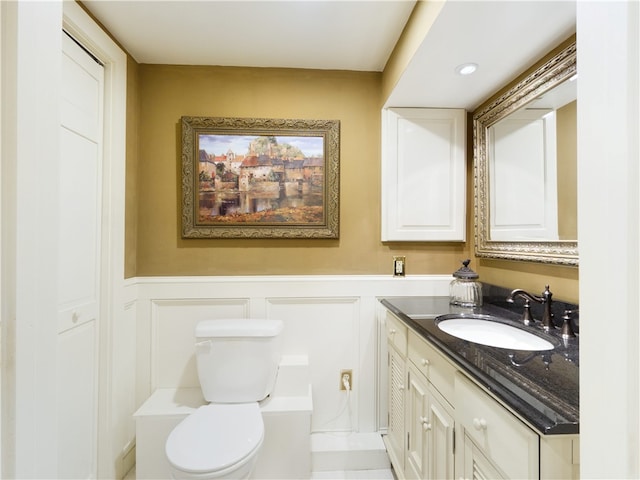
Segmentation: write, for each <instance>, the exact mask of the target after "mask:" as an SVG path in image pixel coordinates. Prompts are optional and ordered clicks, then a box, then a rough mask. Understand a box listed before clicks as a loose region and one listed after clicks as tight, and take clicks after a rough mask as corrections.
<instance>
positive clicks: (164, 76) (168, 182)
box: [127, 65, 468, 276]
mask: <svg viewBox="0 0 640 480" xmlns="http://www.w3.org/2000/svg"><path fill="white" fill-rule="evenodd" d="M137 72H138V80H137V89H138V97H139V123H138V135H137V137H138V142H137V143H138V144H137V148H138V150H137V157H138V161H137V174H136V176H137V179H136V187H137V188H136V189H135V192H129V194H128V198H127V202H128V203H127V207H128V213H130V214H131V215H137V222H136V223H135V228H136V229H137V242H136V246H135V252H131V251H130V249H131V248H133V246H132V244H131V242H129V243H128V245H127V247H128V249H127V255H128V256H127V264H128V265H129V262H130V261H132V260H131V258H132V257H131V255H133V256H135V264H136V269H135V275H138V276H146V275H254V274H255V275H258V274H260V275H264V274H266V275H270V274H273V275H279V274H305V275H306V274H309V275H313V274H386V273H388V274H391V272H392V257H393V255H405V256H406V257H407V273H408V274H418V273H451V272H453V271H454V270H456V269H457V268H458V262H459V260H460V259H462V258H464V257H465V256H467V255H468V248H467V245H466V244H462V243H454V244H442V243H436V244H408V245H404V244H389V245H387V244H382V243H381V241H380V98H381V96H380V88H381V74H380V73H360V72H338V71H311V70H295V69H261V68H230V67H190V66H154V65H139V67H138V69H137ZM183 115H191V116H229V117H270V118H307V119H314V118H315V119H337V120H340V122H341V149H340V164H341V165H340V239H339V240H278V239H274V240H268V239H266V240H243V239H238V240H231V239H211V240H194V239H182V238H181V237H180V207H181V192H180V168H179V158H180V147H181V146H180V141H179V138H180V136H179V135H180V127H179V121H180V117H181V116H183ZM135 206H137V208H135ZM135 210H137V213H136V211H135ZM128 226H129V227H130V228H134V227H133V226H131V225H130V224H129V223H128ZM128 273H129V274H132V273H131V271H128Z"/></svg>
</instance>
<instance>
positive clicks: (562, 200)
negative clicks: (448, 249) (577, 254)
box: [557, 101, 578, 240]
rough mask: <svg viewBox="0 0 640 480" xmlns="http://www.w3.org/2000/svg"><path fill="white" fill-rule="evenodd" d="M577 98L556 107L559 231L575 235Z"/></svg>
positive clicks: (571, 237) (570, 236)
mask: <svg viewBox="0 0 640 480" xmlns="http://www.w3.org/2000/svg"><path fill="white" fill-rule="evenodd" d="M577 111H578V102H577V101H574V102H571V103H569V104H567V105H565V106H564V107H562V108H559V109H558V111H557V128H558V235H559V237H560V240H575V239H576V238H578V136H577V134H578V128H577V126H578V122H577Z"/></svg>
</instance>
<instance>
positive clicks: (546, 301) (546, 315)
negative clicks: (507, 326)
mask: <svg viewBox="0 0 640 480" xmlns="http://www.w3.org/2000/svg"><path fill="white" fill-rule="evenodd" d="M552 295H553V294H552V293H551V291H550V290H549V285H546V286H545V288H544V292H542V295H540V296H538V295H532V294H530V293H529V292H525V291H524V290H522V289H521V288H516V289H515V290H513V291H512V292H511V293H510V294H509V295H508V296H507V299H506V300H507V302H508V303H514V300H515V299H516V298H517V297H522V298H524V312H523V314H522V321H523V322H524V324H525V325H529V324H530V323H532V322H533V317H532V316H531V304H530V303H529V302H538V303H541V304H542V305H543V307H544V310H543V312H542V328H543V329H545V330H547V331H548V330H553V329H554V328H556V326H555V325H554V323H553V313H551V296H552Z"/></svg>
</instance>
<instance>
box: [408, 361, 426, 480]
mask: <svg viewBox="0 0 640 480" xmlns="http://www.w3.org/2000/svg"><path fill="white" fill-rule="evenodd" d="M408 370H409V373H408V376H409V382H408V383H409V387H408V389H407V404H406V418H407V438H408V440H407V442H408V445H407V460H406V462H405V467H406V470H407V472H406V474H407V478H427V477H426V473H425V471H426V468H427V466H428V463H427V461H428V450H427V449H428V438H427V437H428V428H430V425H429V404H428V393H427V388H428V383H427V380H426V379H425V378H424V377H423V376H422V375H421V374H419V373H417V371H416V369H415V367H414V366H413V365H409V368H408Z"/></svg>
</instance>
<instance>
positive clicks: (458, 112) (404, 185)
mask: <svg viewBox="0 0 640 480" xmlns="http://www.w3.org/2000/svg"><path fill="white" fill-rule="evenodd" d="M465 125H466V112H465V111H464V110H462V109H448V108H388V109H383V111H382V169H381V174H382V179H381V185H382V241H400V242H401V241H411V242H415V241H464V240H465V225H466V209H465V207H466V200H465V199H466V169H465V164H466V161H465V155H466V147H465V140H466V127H465Z"/></svg>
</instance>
